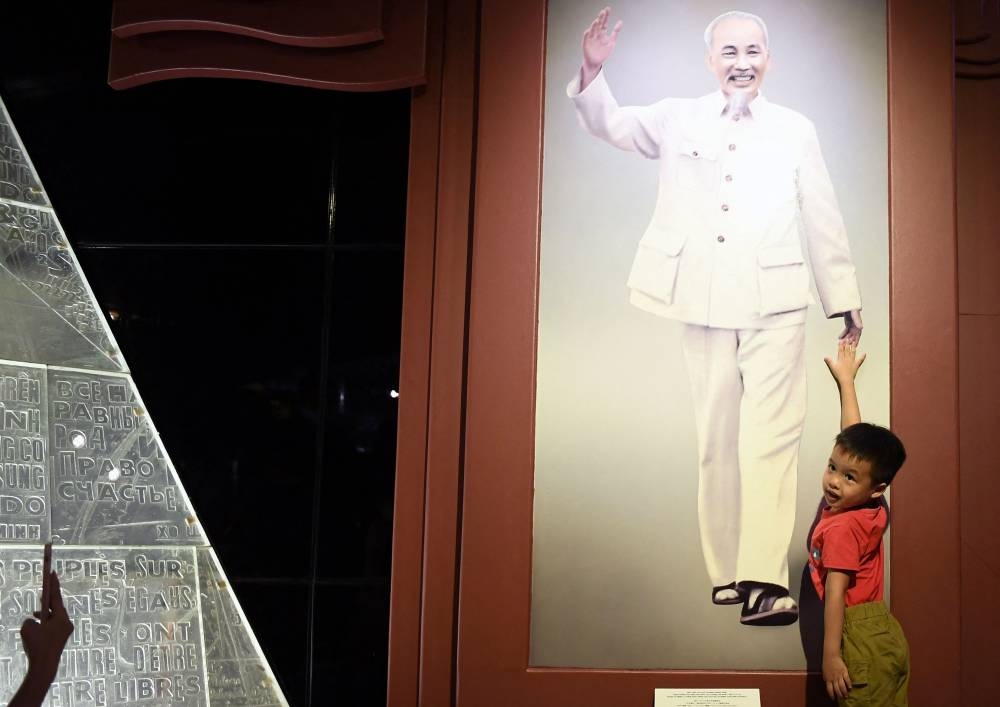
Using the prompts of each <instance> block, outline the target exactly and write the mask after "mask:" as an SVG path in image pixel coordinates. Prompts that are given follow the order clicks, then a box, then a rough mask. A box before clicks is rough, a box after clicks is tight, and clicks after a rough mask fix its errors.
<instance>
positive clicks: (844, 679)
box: [823, 570, 851, 700]
mask: <svg viewBox="0 0 1000 707" xmlns="http://www.w3.org/2000/svg"><path fill="white" fill-rule="evenodd" d="M850 583H851V575H850V574H848V573H847V572H841V571H840V570H829V571H828V572H827V575H826V587H825V590H824V597H823V681H824V682H825V683H826V693H827V694H828V695H829V696H830V699H831V700H833V699H837V698H841V699H844V698H846V697H847V693H848V692H849V691H850V690H851V676H850V674H849V673H848V671H847V665H846V664H845V663H844V659H843V658H842V657H841V655H840V643H841V638H842V637H843V635H844V595H845V594H846V593H847V587H848V585H849V584H850Z"/></svg>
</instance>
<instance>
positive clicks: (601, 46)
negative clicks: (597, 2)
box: [580, 7, 622, 91]
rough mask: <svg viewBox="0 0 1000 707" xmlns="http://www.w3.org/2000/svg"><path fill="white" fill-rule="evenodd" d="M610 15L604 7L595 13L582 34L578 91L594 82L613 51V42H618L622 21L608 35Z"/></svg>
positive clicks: (609, 11) (607, 8) (608, 10)
mask: <svg viewBox="0 0 1000 707" xmlns="http://www.w3.org/2000/svg"><path fill="white" fill-rule="evenodd" d="M610 15H611V8H610V7H606V8H604V9H603V10H601V11H600V12H599V13H597V17H595V18H594V21H593V22H591V23H590V27H588V28H587V30H586V31H585V32H584V33H583V66H582V67H581V68H580V90H581V91H582V90H583V89H585V88H587V86H589V85H590V82H591V81H593V80H594V77H595V76H597V73H598V72H599V71H600V70H601V66H603V65H604V62H605V61H607V60H608V57H609V56H611V52H613V51H614V49H615V42H616V41H618V32H620V31H621V28H622V21H621V20H618V22H616V23H615V26H614V28H613V29H612V30H611V33H610V34H608V17H610Z"/></svg>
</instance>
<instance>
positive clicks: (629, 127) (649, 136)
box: [566, 8, 665, 159]
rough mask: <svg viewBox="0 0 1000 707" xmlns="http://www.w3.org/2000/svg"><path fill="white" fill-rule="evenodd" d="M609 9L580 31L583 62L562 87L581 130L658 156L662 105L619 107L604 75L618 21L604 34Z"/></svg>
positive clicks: (636, 150)
mask: <svg viewBox="0 0 1000 707" xmlns="http://www.w3.org/2000/svg"><path fill="white" fill-rule="evenodd" d="M610 12H611V10H610V9H609V8H604V9H603V10H601V12H600V13H599V14H598V15H597V17H596V18H595V19H594V21H593V22H592V23H591V24H590V27H588V28H587V30H586V31H585V32H584V33H583V44H582V53H583V63H582V64H581V66H580V71H579V72H578V74H577V75H576V76H574V77H573V80H572V81H570V82H569V85H568V86H567V87H566V95H567V96H569V97H570V99H572V101H573V105H574V107H575V108H576V112H577V117H578V118H579V120H580V124H581V125H582V126H583V127H584V129H585V130H586V131H587V132H589V133H590V134H591V135H594V136H595V137H599V138H601V139H602V140H604V141H605V142H608V143H610V144H612V145H614V146H615V147H617V148H619V149H622V150H631V151H635V152H638V153H640V154H641V155H643V156H644V157H648V158H651V159H655V158H657V157H659V156H660V142H661V139H660V135H661V132H662V129H661V122H662V120H663V115H662V113H663V110H662V108H663V105H665V102H663V101H661V102H660V103H657V104H654V105H652V106H624V107H623V106H619V105H618V101H616V100H615V97H614V95H613V94H612V93H611V88H610V87H609V86H608V83H607V81H606V80H605V78H604V71H603V65H604V62H605V61H607V59H608V57H610V56H611V52H612V51H613V50H614V47H615V43H616V42H617V39H618V32H619V31H620V30H621V25H622V23H621V22H618V23H617V24H616V25H615V26H614V28H613V29H612V30H611V32H610V34H609V33H608V29H607V27H608V18H609V15H610Z"/></svg>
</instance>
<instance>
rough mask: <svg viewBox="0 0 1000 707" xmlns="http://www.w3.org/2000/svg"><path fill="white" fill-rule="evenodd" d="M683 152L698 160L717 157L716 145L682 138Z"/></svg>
mask: <svg viewBox="0 0 1000 707" xmlns="http://www.w3.org/2000/svg"><path fill="white" fill-rule="evenodd" d="M681 154H682V155H687V156H688V157H690V158H692V159H696V160H698V159H704V160H714V159H715V157H716V152H715V148H714V147H712V146H710V145H706V144H705V143H703V142H694V141H693V140H681Z"/></svg>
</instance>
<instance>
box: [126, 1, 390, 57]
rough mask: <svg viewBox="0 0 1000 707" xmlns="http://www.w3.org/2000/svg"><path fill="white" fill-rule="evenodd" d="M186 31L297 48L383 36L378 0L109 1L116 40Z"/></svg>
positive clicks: (347, 43)
mask: <svg viewBox="0 0 1000 707" xmlns="http://www.w3.org/2000/svg"><path fill="white" fill-rule="evenodd" d="M189 30H194V31H209V32H220V33H223V34H241V35H245V36H247V37H255V38H257V39H263V40H265V41H268V42H273V43H275V44H290V45H294V46H300V47H344V46H352V45H356V44H368V43H371V42H377V41H379V40H381V39H382V38H383V36H384V35H383V34H382V2H381V0H368V1H367V2H360V1H356V2H335V1H332V0H284V1H283V2H277V1H275V0H269V1H266V2H260V1H258V2H247V1H243V2H234V1H233V0H115V4H114V13H113V15H112V17H111V31H112V32H113V33H114V35H115V36H116V37H119V38H121V39H127V38H128V37H134V36H136V35H140V34H151V33H154V32H173V31H189Z"/></svg>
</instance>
